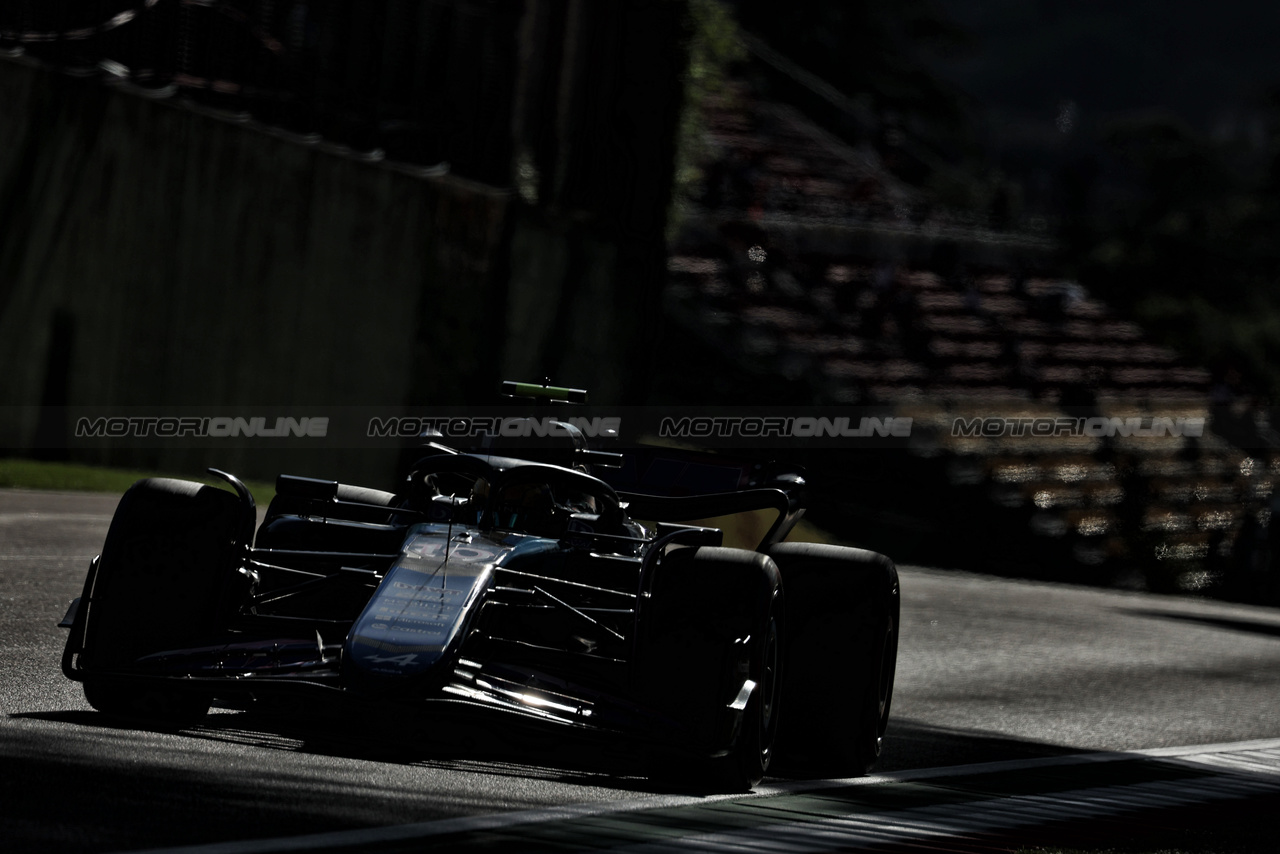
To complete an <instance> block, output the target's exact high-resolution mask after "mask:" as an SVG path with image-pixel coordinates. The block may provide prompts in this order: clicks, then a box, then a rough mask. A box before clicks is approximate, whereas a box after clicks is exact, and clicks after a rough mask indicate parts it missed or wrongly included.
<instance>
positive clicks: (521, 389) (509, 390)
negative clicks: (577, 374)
mask: <svg viewBox="0 0 1280 854" xmlns="http://www.w3.org/2000/svg"><path fill="white" fill-rule="evenodd" d="M502 393H503V394H504V395H506V396H507V397H532V398H537V399H541V400H551V401H555V402H558V403H586V402H587V391H586V389H581V388H565V387H563V386H554V385H538V384H537V383H517V382H511V381H510V380H507V381H506V382H504V383H503V384H502Z"/></svg>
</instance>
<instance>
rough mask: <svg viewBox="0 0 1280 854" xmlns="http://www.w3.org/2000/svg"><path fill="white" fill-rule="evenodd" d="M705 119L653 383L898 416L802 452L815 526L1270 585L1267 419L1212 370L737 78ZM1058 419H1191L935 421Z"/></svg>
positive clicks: (1033, 246)
mask: <svg viewBox="0 0 1280 854" xmlns="http://www.w3.org/2000/svg"><path fill="white" fill-rule="evenodd" d="M707 120H708V131H707V132H708V136H709V140H708V141H709V143H710V145H709V146H708V150H709V151H710V152H712V155H711V158H710V160H709V162H708V163H706V164H704V167H703V176H704V178H703V181H702V183H701V185H700V186H697V187H695V188H694V189H693V191H692V193H691V197H690V198H689V199H687V200H686V201H685V204H686V208H685V215H684V219H683V221H682V222H683V224H682V228H681V230H680V232H679V234H678V235H677V237H676V239H675V240H674V241H673V244H672V247H671V256H670V262H669V268H668V269H669V274H670V281H669V285H668V289H667V293H666V310H667V316H668V318H669V319H670V321H671V323H672V324H673V325H674V326H675V327H676V329H677V330H678V331H675V332H673V333H672V334H669V335H668V337H667V346H666V347H664V349H663V352H664V354H665V355H666V357H667V359H668V366H667V369H666V371H665V372H664V379H663V381H662V383H659V385H665V384H670V385H671V386H673V387H675V388H678V387H679V385H680V383H681V380H682V377H686V376H687V372H686V371H682V370H681V369H680V365H681V364H687V363H688V361H689V360H690V359H697V360H701V361H702V362H703V363H706V364H711V365H715V367H713V368H712V369H711V370H710V371H709V372H707V373H708V374H709V376H707V375H703V374H701V373H700V374H699V377H698V383H699V384H700V385H701V391H699V390H698V389H696V388H694V387H693V386H692V384H686V387H685V388H684V389H683V390H681V391H675V390H673V391H672V392H671V393H672V394H673V395H676V396H688V395H697V394H702V395H703V396H704V399H706V397H707V396H710V397H711V398H712V399H715V400H720V401H734V402H742V401H744V400H748V399H759V395H760V394H761V393H762V392H767V393H768V394H769V395H770V398H771V399H777V400H786V401H789V402H795V403H800V402H809V403H812V402H817V403H820V404H826V405H860V406H861V405H878V406H887V407H889V408H890V409H891V411H892V412H893V413H894V414H897V415H902V416H911V417H913V418H914V419H915V420H914V429H913V433H912V448H911V450H910V451H908V452H906V453H898V452H893V451H885V452H879V453H875V452H851V453H850V454H848V455H846V456H839V457H837V456H835V455H832V454H830V453H829V452H828V453H825V454H822V455H821V456H819V455H818V454H817V453H815V457H814V460H813V462H814V468H815V469H817V470H819V471H820V472H821V475H822V476H821V477H820V478H819V480H820V481H824V482H825V483H826V484H827V486H826V489H827V494H826V495H825V500H824V501H820V502H815V504H816V505H818V506H819V507H822V506H826V507H831V506H832V503H833V502H835V503H836V504H838V505H839V509H838V510H837V511H835V512H831V511H827V514H826V517H825V518H820V519H819V520H818V521H819V522H820V523H826V524H828V525H830V526H831V527H832V528H833V529H834V530H835V531H836V532H837V533H838V534H841V535H843V536H846V537H848V538H849V539H851V540H854V541H857V542H862V543H868V544H870V545H873V546H876V547H880V548H884V549H887V550H891V551H892V553H894V554H895V555H898V556H899V558H900V559H903V560H921V561H930V562H937V563H941V564H943V565H948V564H950V565H962V566H970V567H973V568H981V569H983V570H986V571H989V570H996V571H1006V572H1009V573H1014V574H1020V575H1028V574H1030V575H1037V576H1042V577H1049V578H1054V579H1061V580H1071V581H1087V582H1094V583H1108V584H1120V585H1122V586H1129V587H1139V588H1147V589H1155V590H1161V591H1168V592H1174V591H1180V592H1199V593H1207V594H1215V595H1221V596H1226V597H1229V598H1238V599H1247V600H1252V601H1265V602H1276V601H1280V599H1278V598H1277V595H1278V593H1280V591H1278V590H1277V589H1276V585H1275V582H1274V580H1273V579H1272V573H1271V572H1270V563H1271V557H1270V553H1271V545H1270V542H1269V540H1268V535H1267V522H1268V521H1269V518H1270V513H1271V503H1270V502H1271V494H1272V485H1273V481H1274V479H1275V477H1276V474H1277V472H1278V471H1280V456H1278V455H1277V451H1276V447H1277V445H1276V442H1275V438H1276V436H1275V434H1274V433H1273V432H1272V431H1271V430H1270V428H1269V426H1268V425H1266V424H1265V423H1260V422H1258V421H1256V420H1255V415H1254V410H1253V408H1252V407H1251V406H1249V405H1248V402H1247V401H1246V400H1243V399H1237V398H1236V397H1235V396H1234V395H1233V394H1232V392H1231V390H1230V389H1229V388H1228V387H1227V386H1226V385H1225V384H1224V383H1223V382H1221V378H1215V377H1213V376H1211V375H1210V372H1209V371H1208V370H1206V369H1204V368H1201V367H1198V366H1195V365H1192V364H1187V363H1186V362H1185V361H1183V360H1182V359H1180V358H1179V357H1178V356H1177V354H1175V353H1174V352H1172V351H1171V350H1169V349H1168V348H1166V347H1163V346H1160V345H1157V344H1155V343H1153V342H1152V341H1150V340H1149V339H1148V338H1147V336H1146V335H1145V334H1144V332H1143V330H1142V329H1141V328H1140V327H1138V326H1137V325H1135V324H1134V323H1132V322H1129V321H1127V320H1124V319H1122V318H1120V317H1118V316H1116V315H1115V314H1114V313H1113V312H1112V311H1110V310H1109V309H1108V308H1107V306H1106V305H1104V304H1103V303H1101V302H1100V301H1098V300H1097V299H1096V298H1094V297H1093V296H1091V295H1090V294H1088V293H1086V292H1085V291H1084V289H1083V288H1081V287H1080V286H1079V285H1078V284H1077V283H1075V282H1072V281H1066V280H1063V279H1060V278H1058V277H1057V276H1055V275H1054V266H1055V262H1054V252H1053V249H1054V247H1053V244H1052V242H1051V241H1050V240H1048V239H1047V238H1046V237H1045V236H1044V235H1043V234H1042V233H1039V232H1037V231H1036V230H1034V229H1031V228H1027V229H1023V230H1022V231H1017V230H1006V231H996V230H993V229H992V228H990V227H989V225H988V223H986V222H983V221H979V220H976V219H974V218H973V217H966V216H963V215H954V214H949V213H948V212H946V211H942V210H939V209H937V208H936V207H932V206H930V205H929V204H928V202H927V200H926V199H924V198H923V197H922V196H921V195H920V194H918V193H916V192H915V191H913V190H912V188H910V187H905V186H903V185H902V184H901V183H900V182H899V181H898V180H897V179H896V178H895V177H894V176H893V175H892V174H891V173H890V172H889V170H888V169H886V168H885V167H884V166H883V165H882V164H881V163H880V161H879V159H878V157H877V155H876V153H875V151H874V150H873V149H871V148H869V147H862V148H857V147H854V146H852V145H849V144H846V143H845V142H843V141H841V140H839V139H836V138H834V137H833V136H832V135H830V134H828V133H826V132H825V131H824V130H822V129H821V128H818V127H817V126H815V125H814V124H813V123H811V122H810V121H808V120H807V119H806V118H805V117H804V116H803V115H801V114H799V113H798V112H796V111H795V110H793V109H791V108H790V107H788V106H786V105H783V104H778V103H770V102H768V101H767V100H764V99H763V98H761V97H760V96H759V95H757V94H756V93H755V92H754V91H753V90H752V88H751V87H750V86H748V85H746V84H745V83H742V82H739V83H737V84H735V85H734V86H733V87H731V89H730V91H728V92H726V93H725V94H724V95H723V96H722V97H721V98H720V99H719V100H718V101H717V102H715V103H713V104H711V105H710V109H709V110H708V115H707ZM694 340H696V341H697V342H698V343H697V344H689V343H688V342H690V341H694ZM1060 417H1071V418H1075V419H1080V418H1084V419H1089V418H1106V419H1122V422H1113V423H1131V422H1130V421H1129V420H1130V419H1134V418H1138V419H1141V420H1140V421H1138V422H1133V423H1137V424H1141V425H1146V426H1147V427H1150V426H1151V425H1152V420H1151V419H1152V418H1153V417H1156V418H1164V419H1169V422H1162V423H1166V424H1168V423H1175V422H1176V423H1188V420H1190V421H1189V423H1200V422H1199V421H1197V420H1196V419H1203V421H1204V423H1206V424H1207V425H1208V426H1207V427H1206V428H1205V429H1204V431H1203V433H1202V434H1201V435H1200V436H1188V435H1172V433H1175V432H1177V431H1168V432H1170V435H1165V436H1163V437H1155V436H1138V435H1129V436H1125V435H1114V436H1111V437H1108V436H1088V435H1076V436H1067V435H1054V436H1043V437H1035V436H1032V435H1029V433H1028V434H1026V435H1022V436H1018V435H1009V434H1006V435H1003V436H994V435H993V436H985V437H984V436H983V435H976V434H975V435H953V433H954V425H955V424H956V423H957V420H958V419H960V420H964V421H968V420H969V419H975V418H979V419H999V420H1002V421H1003V420H1008V419H1042V420H1043V419H1052V418H1060ZM1178 419H1181V422H1179V421H1178ZM969 423H972V422H971V421H970V422H969ZM970 432H971V433H973V432H975V431H972V430H971V431H970ZM1024 432H1026V431H1024ZM1123 432H1124V431H1121V433H1123ZM1193 432H1194V431H1193ZM817 512H819V513H821V512H822V511H817Z"/></svg>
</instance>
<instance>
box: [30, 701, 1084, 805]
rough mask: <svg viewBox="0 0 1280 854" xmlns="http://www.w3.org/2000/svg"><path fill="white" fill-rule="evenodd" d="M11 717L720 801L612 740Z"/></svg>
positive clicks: (925, 745)
mask: <svg viewBox="0 0 1280 854" xmlns="http://www.w3.org/2000/svg"><path fill="white" fill-rule="evenodd" d="M11 717H13V718H28V719H33V720H43V721H52V722H62V723H70V724H75V725H77V726H84V727H92V728H96V729H103V730H125V731H129V730H133V731H144V732H148V731H149V732H178V733H181V734H182V735H184V736H188V737H191V738H197V739H204V740H208V741H216V742H222V743H229V744H237V745H244V746H249V747H258V748H263V749H267V750H283V751H288V752H291V753H304V754H311V755H316V756H327V757H336V758H343V759H357V760H364V761H371V762H381V763H390V764H397V765H405V766H419V767H424V768H433V769H439V770H452V771H459V772H467V773H478V774H485V775H490V776H501V777H509V778H515V779H526V780H544V781H548V782H557V783H567V784H576V785H586V786H595V787H600V788H612V789H618V790H626V791H630V792H637V793H646V794H678V795H698V794H710V792H707V791H705V789H704V788H703V787H702V786H701V785H700V784H698V783H697V782H692V781H690V779H689V778H688V777H687V776H685V775H683V774H682V773H681V771H680V769H679V768H678V767H669V766H668V767H664V766H662V765H661V764H660V762H659V763H658V764H655V760H654V759H653V758H652V757H643V756H641V757H639V758H638V756H637V753H638V752H639V753H642V751H638V750H637V747H638V746H637V745H619V744H616V743H611V742H608V741H606V740H602V739H590V740H575V739H564V738H556V739H550V738H547V737H546V736H545V734H543V735H541V737H539V734H538V733H537V731H536V730H535V731H530V730H523V731H511V730H508V731H505V732H495V731H494V730H493V729H492V728H488V729H486V728H481V727H472V728H469V729H468V728H465V727H457V726H454V727H451V728H449V729H448V732H447V733H443V734H441V735H440V737H432V735H431V734H430V733H429V732H425V733H420V734H416V735H415V734H413V733H412V732H410V731H409V730H408V729H406V728H405V727H404V726H403V723H404V722H397V721H382V722H378V721H376V720H375V721H369V720H363V721H360V722H358V723H357V722H347V723H346V724H344V725H335V722H333V721H328V720H309V719H306V718H296V717H284V716H280V715H277V714H262V713H255V712H222V713H216V712H215V713H214V714H211V715H209V716H208V717H207V718H206V719H205V720H204V722H202V723H201V724H199V725H196V726H190V727H169V728H166V727H160V726H156V725H153V724H145V725H144V724H131V723H127V722H121V721H118V720H115V719H112V718H108V717H106V716H105V715H102V714H100V713H98V712H93V711H61V712H47V713H44V712H34V713H23V714H17V715H11ZM380 723H381V725H380ZM885 745H886V746H885V751H884V753H883V755H882V756H881V757H880V761H879V762H878V764H877V766H876V767H875V768H874V769H873V772H874V773H890V772H894V771H905V770H912V769H917V768H934V767H940V766H949V765H968V764H974V763H981V762H995V761H1001V760H1007V759H1030V758H1041V757H1046V756H1063V755H1067V754H1071V753H1078V752H1080V751H1079V750H1075V749H1071V748H1066V747H1061V746H1057V745H1050V744H1043V743H1039V742H1035V741H1028V740H1023V739H1017V738H1006V737H1001V736H995V735H991V734H989V733H977V732H972V731H967V730H962V729H953V728H947V727H939V726H934V725H931V724H924V723H920V722H918V721H913V720H910V719H896V720H894V721H893V722H892V723H891V724H890V728H889V733H888V736H887V738H886V740H885ZM639 747H641V748H642V747H643V745H640V746H639ZM770 776H771V777H772V778H774V779H778V780H791V781H794V780H803V779H808V778H810V777H812V776H813V775H812V774H811V773H809V770H808V769H806V768H805V767H803V766H801V765H796V764H791V765H788V763H787V762H786V761H785V760H782V761H778V762H776V763H775V765H774V767H773V768H772V769H771V773H770Z"/></svg>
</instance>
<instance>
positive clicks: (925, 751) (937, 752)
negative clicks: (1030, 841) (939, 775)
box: [875, 718, 1080, 773]
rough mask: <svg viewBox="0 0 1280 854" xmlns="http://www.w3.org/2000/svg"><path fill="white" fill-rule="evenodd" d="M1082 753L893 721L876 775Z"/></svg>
mask: <svg viewBox="0 0 1280 854" xmlns="http://www.w3.org/2000/svg"><path fill="white" fill-rule="evenodd" d="M1079 752H1080V750H1079V749H1075V748H1069V747H1062V746H1060V745H1054V744H1044V743H1042V742H1037V741H1028V740H1025V739H1020V738H1012V737H1005V736H998V735H991V734H990V733H985V732H973V731H970V730H964V729H952V728H950V727H940V726H935V725H932V724H925V723H921V722H919V721H913V720H910V719H907V718H896V719H893V720H890V722H889V731H888V733H887V735H886V736H885V748H884V752H883V753H882V754H881V756H880V761H879V762H878V763H877V765H876V768H875V772H876V773H889V772H893V771H907V770H912V769H916V768H937V767H941V766H945V765H971V764H974V763H979V762H1000V761H1003V760H1007V759H1038V758H1042V757H1046V756H1065V755H1067V754H1070V753H1079Z"/></svg>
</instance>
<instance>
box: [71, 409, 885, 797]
mask: <svg viewBox="0 0 1280 854" xmlns="http://www.w3.org/2000/svg"><path fill="white" fill-rule="evenodd" d="M563 428H564V430H563V432H564V435H565V437H567V438H566V439H565V442H564V447H563V448H561V449H559V450H557V451H556V452H555V453H554V454H549V453H546V452H545V451H539V452H536V453H533V452H531V453H526V454H522V455H520V456H516V455H511V456H508V455H504V454H498V453H493V452H488V453H463V452H459V451H456V450H454V449H451V448H448V447H445V446H443V445H435V444H433V445H431V446H429V447H426V448H425V449H424V450H425V451H426V452H427V453H425V455H424V456H423V457H422V458H421V459H419V460H418V461H417V462H416V463H415V464H413V465H412V467H411V472H410V474H409V475H408V477H407V479H406V480H405V481H404V482H403V484H402V488H401V489H398V490H397V491H395V492H385V491H380V490H377V489H369V488H364V487H357V486H351V485H346V484H340V483H336V482H333V481H325V480H315V479H310V478H303V477H293V476H289V475H281V476H280V477H279V479H278V480H277V483H276V496H275V498H274V499H273V500H272V502H271V504H270V507H269V508H268V510H267V512H266V516H265V520H264V521H263V522H262V524H261V525H260V526H257V514H256V509H255V505H254V500H253V497H252V496H251V494H250V492H249V490H248V489H247V488H245V486H244V485H243V484H242V483H241V482H240V481H239V480H237V479H236V478H235V477H233V476H231V475H229V474H225V473H223V472H219V471H216V470H213V469H211V470H210V471H211V472H212V473H213V474H215V475H218V476H219V477H221V478H223V479H224V480H225V481H227V483H229V484H230V486H231V487H232V488H234V490H235V493H232V492H230V491H228V490H225V489H218V488H216V487H212V486H206V485H202V484H198V483H194V482H188V481H180V480H170V479H149V480H142V481H139V482H138V483H136V484H134V486H133V487H131V488H130V489H129V490H128V491H127V492H126V493H125V494H124V497H123V498H122V499H121V501H120V504H119V506H118V508H117V510H116V513H115V517H114V519H113V520H112V523H111V527H110V530H109V532H108V534H107V538H106V542H105V544H104V546H103V548H102V553H101V554H100V555H99V556H98V557H96V558H95V559H94V560H93V562H92V564H91V566H90V569H89V573H88V577H87V578H86V580H85V585H84V592H83V595H82V596H81V597H80V598H78V599H76V600H75V601H74V602H73V603H72V605H71V608H70V609H69V611H68V613H67V616H66V617H65V618H64V620H63V622H62V624H61V625H63V626H64V627H67V628H69V629H70V636H69V637H68V639H67V644H66V649H65V652H64V655H63V662H62V668H63V671H64V673H65V674H66V676H67V677H69V678H71V679H74V680H78V681H81V682H83V683H84V692H85V696H86V698H87V700H88V702H89V703H90V705H92V706H93V707H94V708H95V709H97V710H99V711H100V712H103V713H106V714H108V715H111V716H114V717H118V718H121V719H130V720H139V719H141V720H144V721H145V720H150V721H153V722H158V723H168V724H179V725H181V724H188V723H191V722H195V721H198V720H199V719H201V718H203V716H204V714H205V713H206V712H207V711H208V710H209V708H210V706H211V705H212V704H213V703H214V702H218V703H219V704H220V705H225V706H227V707H229V708H247V707H248V705H249V704H252V703H255V702H260V701H264V700H268V699H270V698H271V697H272V696H273V695H282V696H283V695H293V696H304V697H306V698H308V703H310V702H311V700H312V699H315V700H323V699H329V700H332V701H333V702H335V703H339V704H340V703H361V704H372V705H375V706H379V707H382V706H386V705H390V704H396V705H399V706H402V707H409V708H411V709H412V710H414V713H415V714H417V715H420V716H422V717H423V719H424V720H427V719H429V718H427V716H430V715H432V714H433V713H436V712H445V711H459V710H461V711H463V712H464V713H466V712H469V711H471V710H475V711H477V712H478V711H479V710H480V709H482V708H483V709H485V710H489V711H493V710H498V711H500V712H501V713H502V714H503V715H506V716H514V719H516V720H519V721H520V722H523V723H531V724H532V725H535V726H537V727H542V728H548V729H550V730H552V731H556V732H562V733H565V734H569V733H572V732H590V733H593V734H595V735H601V734H603V735H604V736H605V737H608V738H615V737H616V738H617V739H618V740H619V743H624V742H625V743H629V744H632V745H635V746H636V747H637V748H638V749H641V750H643V751H651V750H656V751H659V752H661V753H663V754H664V755H670V756H677V757H680V758H681V759H682V764H681V765H680V766H679V767H681V768H684V769H696V770H697V771H698V773H702V774H705V775H706V778H705V779H706V780H707V781H708V782H709V783H714V785H716V786H720V787H724V788H727V789H733V790H741V789H745V788H749V787H751V786H753V785H754V784H755V783H757V782H758V781H759V780H760V779H761V778H762V777H763V775H764V774H765V771H766V769H768V768H769V764H770V760H771V758H772V757H773V756H774V754H775V752H782V753H785V754H787V755H788V756H789V757H790V758H791V759H793V760H794V762H795V763H796V764H797V766H803V767H807V768H810V769H813V770H814V771H821V772H823V773H835V774H840V775H849V774H862V773H865V772H866V771H867V770H868V769H869V768H870V767H871V765H872V764H873V762H874V761H875V760H876V758H877V756H878V755H879V753H880V749H881V740H882V738H883V736H884V732H885V726H886V723H887V721H888V716H889V704H890V698H891V695H892V690H893V679H894V671H895V666H896V658H897V630H898V609H899V605H898V602H899V593H898V577H897V572H896V570H895V568H894V565H893V563H892V562H891V561H890V560H889V559H887V558H885V557H884V556H882V555H879V554H875V553H872V552H868V551H864V550H861V549H854V548H846V547H836V546H829V545H815V544H808V543H788V542H783V538H784V537H785V536H786V535H787V533H788V532H789V531H790V530H791V528H792V526H793V525H794V524H795V522H796V521H797V520H798V519H799V517H800V515H801V514H802V513H803V490H804V480H803V476H802V474H801V473H800V472H798V471H794V470H793V471H785V470H778V469H762V468H754V467H749V466H743V467H739V468H734V466H733V465H732V464H727V463H721V462H718V461H717V460H716V459H715V458H712V459H711V462H707V461H706V460H703V461H701V462H699V463H698V464H697V465H696V466H692V465H690V464H689V463H688V461H687V460H686V461H684V462H681V463H679V464H675V465H673V464H672V461H671V458H672V454H673V453H674V452H667V451H661V452H657V451H650V452H648V453H647V454H646V453H641V452H637V453H636V454H634V455H630V456H629V455H617V454H607V453H605V452H602V451H592V450H588V449H587V448H585V446H584V443H583V441H582V438H581V433H580V432H577V431H576V430H574V429H573V427H572V425H569V424H564V425H563ZM602 462H603V463H606V464H609V465H613V466H617V465H619V464H625V467H624V468H623V469H622V470H621V474H626V473H627V472H629V473H630V475H631V476H632V480H633V481H637V482H639V481H645V482H647V483H648V484H649V491H648V492H647V493H641V492H629V491H623V490H619V489H615V488H614V487H613V486H611V485H610V484H609V483H606V481H605V480H604V479H602V478H601V477H597V476H595V475H593V474H590V473H588V470H587V469H588V467H589V466H599V465H600V464H601V463H602ZM693 470H697V471H702V472H706V471H716V470H718V471H720V473H721V474H725V473H727V474H728V477H727V480H729V481H734V480H735V479H736V483H737V484H738V488H735V489H734V490H733V491H727V492H716V493H711V494H697V495H690V494H683V495H670V494H660V493H662V492H663V491H665V492H668V493H670V492H686V493H687V492H688V488H687V487H688V484H687V483H684V484H682V483H681V482H680V476H679V474H678V473H679V472H685V473H687V472H689V471H693ZM673 471H674V472H677V475H676V476H665V475H662V476H660V475H661V472H668V473H670V472H673ZM614 474H615V475H618V476H621V474H619V473H617V472H615V473H614ZM636 475H639V476H638V477H637V476H636ZM687 480H688V479H687V478H686V481H687ZM664 484H665V485H664ZM760 510H768V511H774V512H776V519H775V520H774V521H773V522H772V525H771V526H770V527H769V530H768V532H767V534H765V536H764V538H763V541H762V542H761V543H760V544H759V546H758V548H757V549H756V550H749V549H738V548H726V547H723V546H722V545H721V543H722V531H721V530H720V529H717V528H714V527H708V526H705V525H697V524H681V523H686V522H689V521H690V520H705V519H709V518H713V517H723V516H728V515H731V514H737V513H745V512H749V511H760ZM255 526H257V531H256V536H255V531H254V528H255ZM503 719H504V720H508V719H513V718H510V717H504V718H503Z"/></svg>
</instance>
